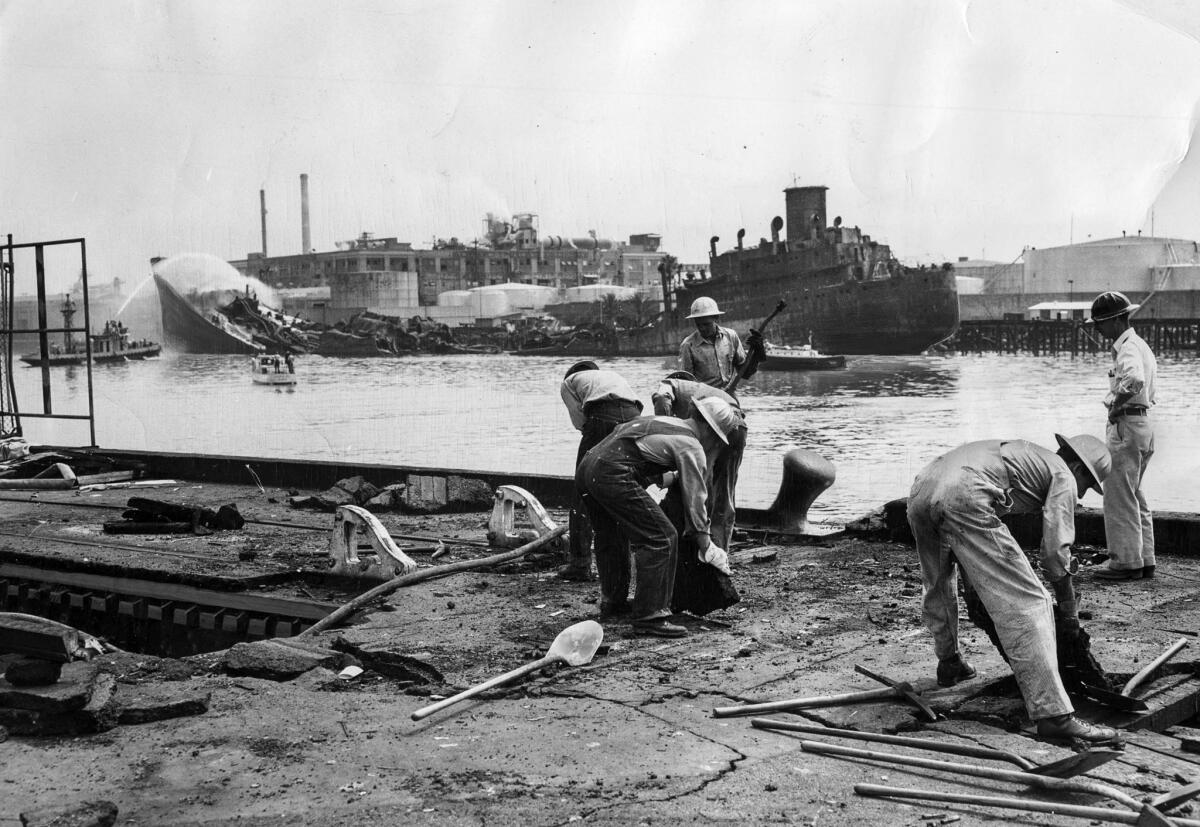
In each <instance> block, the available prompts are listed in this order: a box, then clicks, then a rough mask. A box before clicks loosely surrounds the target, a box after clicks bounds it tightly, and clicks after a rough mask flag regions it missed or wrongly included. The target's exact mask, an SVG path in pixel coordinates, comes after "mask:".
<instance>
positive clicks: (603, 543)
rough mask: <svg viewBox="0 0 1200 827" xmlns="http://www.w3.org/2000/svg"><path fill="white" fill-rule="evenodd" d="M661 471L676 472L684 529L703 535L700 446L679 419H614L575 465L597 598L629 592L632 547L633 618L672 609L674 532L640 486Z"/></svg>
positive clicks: (613, 598)
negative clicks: (591, 533)
mask: <svg viewBox="0 0 1200 827" xmlns="http://www.w3.org/2000/svg"><path fill="white" fill-rule="evenodd" d="M668 471H677V472H678V474H679V480H678V483H677V484H678V485H679V486H680V487H681V490H682V492H683V496H684V525H685V529H684V531H685V533H686V534H689V535H690V534H695V535H700V534H708V533H709V529H708V514H707V512H706V510H705V500H706V499H707V497H708V489H707V486H706V485H705V471H706V469H705V454H704V448H703V447H702V446H701V444H700V440H699V439H697V437H696V433H695V431H693V430H692V428H691V427H690V426H689V425H688V423H686V422H684V421H683V420H680V419H676V418H674V417H670V416H644V417H639V418H638V419H634V420H632V421H630V422H626V423H624V424H622V425H618V426H617V428H616V430H614V431H613V432H612V433H611V434H610V435H609V436H608V437H606V438H605V439H604V441H602V442H601V443H600V444H599V445H596V446H595V447H594V448H592V449H591V450H590V451H588V452H587V454H585V455H584V457H583V461H582V462H580V463H579V468H578V469H577V470H576V471H575V487H576V489H577V491H578V492H579V494H580V496H581V497H582V498H583V504H584V507H585V508H586V510H587V513H588V517H589V518H590V519H591V521H592V525H593V526H594V528H595V532H596V570H597V572H599V574H600V599H601V601H602V602H605V603H608V604H610V605H615V604H620V603H623V602H625V601H626V600H627V599H628V594H629V577H630V570H629V553H628V552H632V553H633V560H634V566H635V567H636V575H637V581H636V592H635V594H634V600H633V606H632V610H633V617H634V618H637V619H650V618H657V617H668V616H670V614H671V610H670V606H671V595H672V590H673V588H674V578H675V563H676V556H677V554H678V543H679V535H678V534H677V533H676V531H675V528H674V527H673V526H672V525H671V521H670V520H669V519H667V515H666V514H664V513H663V510H662V509H661V508H659V507H658V504H657V503H655V502H654V499H653V498H652V497H651V496H650V495H649V494H648V493H646V486H647V485H649V484H650V483H651V482H657V481H659V480H661V477H662V475H663V474H664V473H666V472H668ZM627 543H628V552H627V551H626V544H627Z"/></svg>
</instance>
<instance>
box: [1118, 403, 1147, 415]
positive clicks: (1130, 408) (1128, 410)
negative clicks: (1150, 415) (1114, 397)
mask: <svg viewBox="0 0 1200 827" xmlns="http://www.w3.org/2000/svg"><path fill="white" fill-rule="evenodd" d="M1148 410H1149V408H1147V407H1146V406H1145V405H1126V406H1125V407H1124V408H1121V410H1119V411H1117V416H1145V415H1146V411H1148Z"/></svg>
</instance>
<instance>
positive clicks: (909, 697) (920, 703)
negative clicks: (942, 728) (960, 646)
mask: <svg viewBox="0 0 1200 827" xmlns="http://www.w3.org/2000/svg"><path fill="white" fill-rule="evenodd" d="M854 671H855V672H857V673H859V674H860V675H866V676H867V677H868V678H871V679H872V680H877V681H879V682H880V683H881V684H883V685H884V686H890V687H891V688H892V689H895V690H896V694H897V695H899V696H900V697H901V698H904V700H906V701H908V702H909V703H910V704H912V705H913V706H915V707H916V708H917V709H918V710H919V711H920V712H921V716H922V717H923V718H925V720H927V721H930V722H933V721H937V720H939V716H938V714H937V713H936V712H934V711H933V709H932V708H930V706H929V704H927V703H925V701H924V700H923V699H922V698H921V696H920V695H919V694H917V691H916V690H915V689H913V687H912V684H910V683H907V682H905V681H896V680H892V679H891V678H889V677H887V676H886V675H877V674H876V673H874V672H872V671H870V670H868V669H864V668H863V667H862V666H859V665H857V664H856V665H855V666H854Z"/></svg>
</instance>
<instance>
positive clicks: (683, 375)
mask: <svg viewBox="0 0 1200 827" xmlns="http://www.w3.org/2000/svg"><path fill="white" fill-rule="evenodd" d="M667 379H685V380H687V381H688V382H695V381H696V377H695V376H694V375H693V374H690V373H688V372H687V371H686V370H677V371H675V372H674V373H668V374H667Z"/></svg>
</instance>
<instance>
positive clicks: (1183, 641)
mask: <svg viewBox="0 0 1200 827" xmlns="http://www.w3.org/2000/svg"><path fill="white" fill-rule="evenodd" d="M1187 645H1188V639H1187V638H1185V637H1181V638H1180V639H1179V640H1177V641H1175V642H1174V643H1172V644H1171V645H1170V647H1168V648H1167V651H1165V652H1163V653H1162V654H1161V655H1159V656H1158V657H1156V658H1155V659H1154V660H1152V661H1150V663H1148V664H1147V665H1146V668H1145V669H1143V670H1142V671H1141V672H1138V673H1137V674H1136V675H1134V676H1133V677H1132V678H1130V679H1129V683H1127V684H1125V688H1124V689H1122V690H1121V694H1122V695H1126V696H1130V695H1132V694H1133V690H1135V689H1137V688H1138V686H1139V685H1140V684H1141V683H1142V681H1144V680H1146V678H1148V677H1150V674H1151V673H1152V672H1153V671H1154V670H1155V669H1157V668H1158V667H1160V666H1162V665H1163V664H1164V663H1166V662H1167V661H1169V660H1170V659H1171V658H1173V657H1175V655H1177V654H1178V653H1179V650H1180V649H1182V648H1183V647H1185V646H1187Z"/></svg>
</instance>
